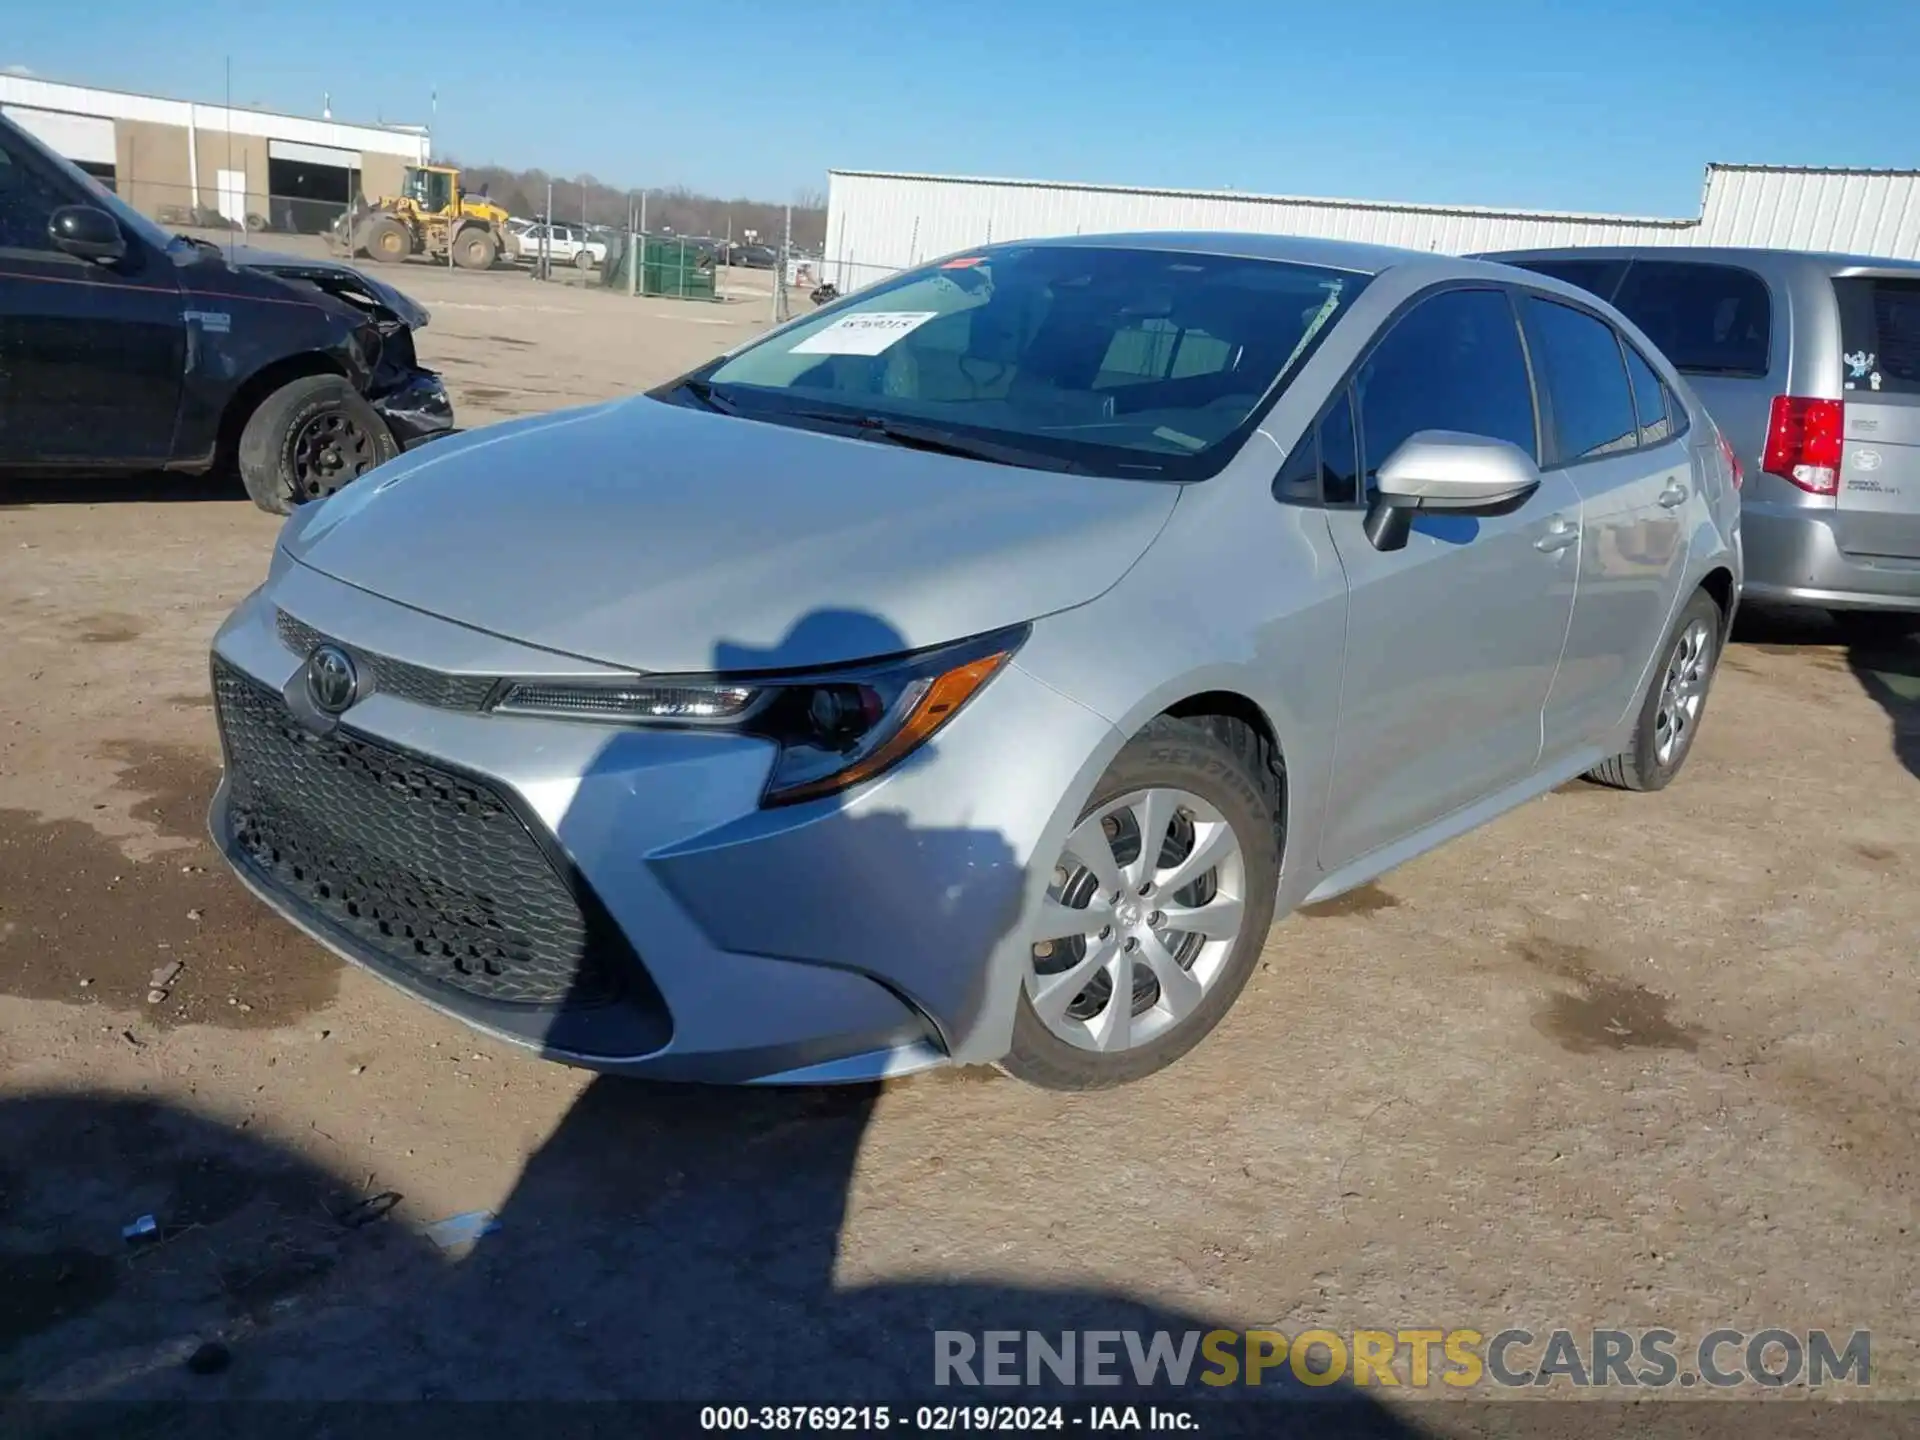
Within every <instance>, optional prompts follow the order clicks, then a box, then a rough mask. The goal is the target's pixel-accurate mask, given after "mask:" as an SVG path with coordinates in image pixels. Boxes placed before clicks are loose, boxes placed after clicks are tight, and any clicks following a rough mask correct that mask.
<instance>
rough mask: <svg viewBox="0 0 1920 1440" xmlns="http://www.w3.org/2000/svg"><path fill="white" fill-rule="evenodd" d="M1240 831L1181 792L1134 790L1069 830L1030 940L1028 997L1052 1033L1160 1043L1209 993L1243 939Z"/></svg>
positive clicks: (1106, 1047) (1100, 1047)
mask: <svg viewBox="0 0 1920 1440" xmlns="http://www.w3.org/2000/svg"><path fill="white" fill-rule="evenodd" d="M1245 890H1246V860H1245V857H1244V855H1243V854H1242V851H1241V845H1240V838H1239V837H1238V836H1237V835H1236V834H1235V833H1234V831H1233V827H1232V825H1231V824H1229V823H1228V821H1227V820H1226V819H1225V817H1224V816H1222V815H1221V814H1220V812H1219V811H1218V810H1216V809H1215V808H1214V807H1213V806H1211V805H1209V804H1208V803H1207V802H1206V801H1205V800H1202V799H1201V798H1200V797H1199V796H1197V795H1194V794H1192V793H1190V792H1188V791H1185V790H1177V789H1170V788H1153V789H1147V790H1136V791H1133V792H1131V793H1129V794H1126V795H1122V796H1120V797H1119V798H1117V799H1114V800H1110V801H1107V802H1106V803H1104V804H1102V805H1100V806H1098V807H1096V808H1095V809H1094V810H1093V811H1092V812H1091V813H1089V814H1088V815H1087V816H1086V817H1085V818H1083V819H1082V820H1081V822H1080V823H1079V825H1078V826H1076V827H1075V829H1074V831H1073V833H1072V834H1071V835H1069V836H1068V837H1067V842H1066V845H1065V847H1064V849H1063V851H1062V853H1061V856H1060V859H1059V861H1058V862H1057V863H1056V864H1055V866H1054V871H1053V875H1052V878H1051V881H1050V882H1049V884H1048V886H1047V893H1046V897H1045V899H1044V900H1042V902H1041V904H1040V913H1039V915H1038V917H1037V918H1036V920H1035V921H1034V924H1033V926H1032V927H1031V929H1030V932H1029V935H1028V941H1029V944H1030V946H1031V952H1030V954H1031V959H1030V964H1029V966H1028V971H1027V998H1028V1001H1029V1003H1030V1004H1031V1005H1032V1007H1033V1012H1034V1014H1035V1015H1036V1016H1037V1017H1038V1018H1039V1019H1040V1021H1041V1023H1042V1024H1044V1025H1045V1026H1046V1027H1047V1029H1048V1030H1050V1031H1051V1032H1052V1033H1053V1034H1055V1035H1056V1036H1058V1037H1059V1038H1060V1039H1062V1040H1065V1041H1066V1042H1067V1043H1069V1044H1071V1045H1074V1046H1077V1047H1079V1048H1080V1049H1083V1050H1096V1051H1102V1052H1107V1053H1113V1052H1118V1051H1123V1050H1131V1049H1134V1048H1136V1047H1138V1046H1141V1045H1144V1044H1147V1043H1149V1042H1150V1041H1152V1040H1154V1039H1155V1038H1157V1037H1158V1036H1160V1035H1161V1034H1163V1033H1164V1032H1165V1031H1166V1030H1168V1029H1169V1028H1170V1027H1172V1026H1173V1025H1175V1024H1177V1023H1179V1021H1180V1020H1182V1019H1183V1018H1185V1017H1186V1016H1187V1015H1190V1014H1191V1013H1192V1012H1193V1011H1194V1009H1195V1008H1196V1007H1197V1006H1198V1005H1199V1004H1200V1002H1201V1000H1202V999H1204V998H1205V996H1206V994H1207V992H1208V990H1209V989H1210V988H1211V987H1212V985H1213V983H1214V981H1216V980H1217V979H1218V978H1219V976H1220V973H1221V971H1222V970H1223V969H1224V968H1225V967H1226V963H1227V959H1228V956H1229V955H1230V954H1231V953H1232V951H1233V946H1234V942H1235V940H1237V939H1238V938H1239V935H1240V930H1241V923H1242V917H1243V915H1244V903H1243V902H1244V900H1245V898H1246V896H1245Z"/></svg>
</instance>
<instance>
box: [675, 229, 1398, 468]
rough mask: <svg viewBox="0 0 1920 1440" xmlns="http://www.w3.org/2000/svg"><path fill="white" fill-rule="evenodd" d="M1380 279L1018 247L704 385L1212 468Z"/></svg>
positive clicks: (1157, 463)
mask: <svg viewBox="0 0 1920 1440" xmlns="http://www.w3.org/2000/svg"><path fill="white" fill-rule="evenodd" d="M1368 278H1369V277H1367V276H1364V275H1359V274H1353V273H1350V272H1346V271H1340V270H1329V269H1322V268H1319V267H1315V266H1309V265H1296V264H1290V263H1283V262H1280V261H1274V260H1259V259H1248V258H1244V257H1239V256H1227V255H1208V254H1193V253H1188V252H1185V251H1173V250H1151V249H1135V248H1120V247H1109V246H1096V245H1068V244H1059V245H1026V246H1008V247H1002V248H997V249H991V250H987V251H984V252H982V253H981V254H979V255H966V256H960V257H958V258H956V259H952V260H947V261H943V262H939V263H937V264H934V265H931V266H927V267H924V268H921V269H918V270H913V271H909V272H907V273H906V274H904V275H900V276H897V277H895V278H894V279H892V280H889V281H885V282H883V283H881V284H879V285H876V286H874V287H873V288H872V289H870V290H867V291H864V292H862V293H861V294H859V295H857V296H855V297H853V298H852V299H850V300H849V301H848V302H846V303H845V304H842V305H837V306H835V307H833V309H832V310H831V312H830V313H828V314H825V315H822V316H820V317H818V318H816V319H811V320H807V321H803V322H802V323H800V324H798V325H795V326H792V327H790V328H788V329H785V330H782V331H780V332H779V333H778V334H775V335H772V336H769V337H768V338H767V339H766V340H764V341H762V342H760V343H759V344H757V345H754V346H752V347H750V348H748V349H746V350H743V351H741V352H740V353H739V354H737V355H734V356H733V357H732V358H730V359H727V360H724V361H721V362H720V363H718V364H717V365H714V366H712V367H709V368H706V369H704V370H702V371H700V372H696V375H695V376H694V377H693V378H694V381H695V384H694V386H693V387H692V388H693V389H694V391H695V393H696V394H700V395H705V396H707V397H709V398H712V397H718V398H719V399H721V400H722V401H724V402H725V403H726V405H727V407H728V408H729V409H732V410H734V411H736V412H737V413H739V414H741V415H744V416H746V417H748V418H750V419H758V420H771V421H776V422H778V421H782V420H785V421H788V422H789V423H795V424H816V423H822V422H825V423H829V424H830V423H832V422H833V421H834V420H836V419H844V420H845V422H846V423H848V424H849V425H863V428H865V429H866V430H867V432H868V433H871V434H873V435H874V436H875V438H881V439H885V438H893V439H899V440H902V441H903V442H905V441H917V442H920V443H925V441H926V440H927V438H928V436H929V435H930V434H935V435H937V436H938V437H940V438H942V439H944V440H951V441H959V442H961V443H962V444H964V442H966V441H968V440H973V441H980V442H988V443H989V444H994V443H996V442H997V450H996V451H995V456H996V457H997V458H1001V459H1002V460H1003V462H1004V463H1014V464H1018V463H1020V461H1019V459H1018V458H1017V457H1018V456H1019V455H1020V454H1022V453H1025V454H1031V455H1033V456H1035V457H1036V459H1037V460H1038V459H1041V458H1044V459H1047V460H1051V461H1052V462H1054V468H1071V469H1074V470H1083V471H1089V472H1093V473H1100V474H1110V475H1117V476H1157V477H1163V478H1167V479H1176V480H1192V479H1203V478H1205V477H1206V476H1208V475H1211V474H1213V473H1215V472H1216V471H1218V470H1219V469H1220V468H1221V467H1222V466H1223V465H1225V464H1226V462H1227V460H1228V459H1229V458H1231V456H1232V454H1233V452H1234V450H1235V448H1236V447H1237V444H1238V441H1239V440H1240V438H1242V437H1243V436H1244V435H1245V434H1246V433H1247V432H1248V431H1249V430H1251V428H1252V426H1253V424H1254V423H1255V421H1256V420H1257V418H1258V416H1259V415H1260V414H1261V413H1262V412H1263V411H1264V408H1265V405H1266V402H1267V401H1268V400H1269V399H1270V397H1271V396H1273V395H1274V394H1275V393H1276V392H1277V391H1278V389H1279V388H1280V386H1281V385H1282V384H1283V383H1284V382H1285V380H1286V379H1287V378H1289V377H1290V376H1291V375H1292V374H1294V373H1295V372H1297V371H1298V369H1299V367H1300V364H1301V362H1302V361H1303V360H1304V359H1305V358H1306V356H1307V355H1308V354H1310V353H1311V352H1312V350H1313V348H1314V347H1315V346H1316V345H1317V344H1318V343H1319V341H1320V340H1321V339H1323V338H1324V337H1325V335H1326V334H1327V332H1328V330H1329V329H1330V328H1331V327H1332V325H1333V323H1334V322H1335V320H1336V319H1337V318H1338V317H1339V315H1340V314H1341V312H1342V311H1343V310H1344V309H1345V308H1346V307H1347V306H1348V305H1349V304H1351V303H1352V301H1353V298H1354V296H1355V295H1357V294H1359V292H1360V290H1361V289H1362V288H1363V287H1364V286H1365V284H1366V282H1367V279H1368ZM700 382H704V383H700ZM671 388H672V387H669V390H671ZM887 422H898V425H899V426H900V427H901V428H900V429H898V430H891V429H890V427H889V425H888V423H887ZM907 427H911V428H910V430H909V429H908V428H907ZM929 427H933V428H932V430H930V428H929ZM1009 456H1012V457H1014V458H1011V459H1009V458H1007V457H1009ZM983 458H989V457H987V456H985V455H983Z"/></svg>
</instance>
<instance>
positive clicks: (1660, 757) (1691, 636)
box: [1653, 620, 1713, 766]
mask: <svg viewBox="0 0 1920 1440" xmlns="http://www.w3.org/2000/svg"><path fill="white" fill-rule="evenodd" d="M1712 678H1713V635H1712V633H1711V632H1710V631H1709V630H1708V628H1707V622H1706V621H1704V620H1695V621H1693V622H1692V623H1691V624H1689V625H1688V626H1687V628H1686V629H1685V630H1682V631H1681V632H1680V638H1679V639H1678V640H1676V641H1674V644H1673V650H1672V652H1671V653H1670V654H1669V655H1668V656H1667V671H1666V676H1665V678H1664V679H1663V680H1662V681H1661V684H1660V705H1659V708H1658V709H1656V710H1655V711H1654V715H1653V758H1654V759H1655V760H1656V761H1657V762H1658V763H1659V764H1660V765H1662V766H1667V765H1671V764H1673V763H1674V761H1675V759H1676V758H1677V757H1679V756H1680V755H1682V754H1684V753H1685V752H1686V748H1687V746H1688V745H1689V744H1690V743H1691V742H1692V739H1693V730H1694V726H1695V724H1696V723H1697V722H1698V720H1699V719H1700V707H1701V706H1702V705H1704V704H1705V703H1706V700H1707V682H1708V681H1709V680H1710V679H1712Z"/></svg>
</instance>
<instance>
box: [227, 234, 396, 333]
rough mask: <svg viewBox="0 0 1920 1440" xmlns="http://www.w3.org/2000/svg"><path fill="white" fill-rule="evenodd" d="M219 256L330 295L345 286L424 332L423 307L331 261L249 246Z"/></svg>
mask: <svg viewBox="0 0 1920 1440" xmlns="http://www.w3.org/2000/svg"><path fill="white" fill-rule="evenodd" d="M222 255H223V256H224V258H225V259H226V261H227V263H228V264H229V265H234V266H238V267H241V268H244V269H247V270H259V271H262V272H264V273H265V274H268V275H276V276H280V277H282V278H284V279H289V280H305V281H308V282H309V283H311V284H314V285H318V286H319V287H320V288H321V289H322V290H326V291H327V292H328V293H330V294H331V293H332V292H333V288H334V287H335V286H338V285H339V284H340V283H341V282H343V281H344V282H347V284H348V285H349V286H350V287H351V288H353V289H358V290H360V291H363V292H364V293H365V294H367V295H368V296H370V297H372V298H373V299H375V300H377V301H379V302H380V304H382V305H384V306H385V307H386V308H387V309H389V310H391V311H392V312H393V313H394V315H395V316H397V317H398V318H399V319H400V321H401V322H402V323H403V324H405V325H406V326H407V327H408V328H409V329H412V330H424V329H426V327H427V321H428V320H429V319H430V318H431V317H430V316H429V315H428V313H427V308H426V306H424V305H422V304H421V303H420V302H419V301H418V300H415V299H414V298H413V297H412V296H411V295H407V294H404V293H402V292H401V291H399V290H396V289H394V288H393V286H391V285H389V284H387V283H386V282H385V281H383V280H376V279H375V278H374V277H373V276H371V275H369V274H367V272H366V271H364V270H361V269H357V268H356V267H354V266H352V265H342V264H340V263H339V262H338V261H335V260H316V259H314V258H313V257H311V256H307V255H281V254H279V253H277V252H275V251H272V250H256V249H254V247H253V246H251V245H237V246H235V247H234V248H233V249H232V251H231V252H227V251H222Z"/></svg>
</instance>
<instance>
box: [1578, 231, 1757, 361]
mask: <svg viewBox="0 0 1920 1440" xmlns="http://www.w3.org/2000/svg"><path fill="white" fill-rule="evenodd" d="M1613 303H1614V305H1615V307H1616V308H1617V309H1619V310H1620V312H1621V313H1622V314H1624V315H1625V316H1626V317H1627V318H1628V319H1629V320H1631V321H1633V323H1634V324H1636V325H1638V326H1639V327H1640V328H1641V329H1642V330H1643V331H1645V332H1646V335H1647V338H1648V339H1649V340H1651V341H1653V343H1654V344H1655V345H1657V346H1659V347H1660V350H1661V352H1662V353H1663V354H1664V355H1665V356H1666V357H1667V359H1668V360H1670V361H1672V362H1673V368H1674V369H1676V370H1678V371H1680V372H1682V373H1683V374H1689V375H1747V376H1763V375H1765V374H1766V373H1767V357H1768V351H1769V348H1770V346H1769V337H1770V336H1771V334H1772V332H1773V301H1772V297H1771V296H1769V294H1768V293H1767V283H1766V281H1764V280H1762V279H1761V278H1760V277H1759V276H1758V275H1756V274H1754V273H1753V272H1752V271H1751V270H1742V269H1741V268H1740V267H1739V266H1737V265H1697V264H1690V263H1688V262H1685V261H1678V260H1636V261H1634V262H1633V264H1632V266H1631V267H1629V268H1628V270H1627V277H1626V279H1624V280H1623V281H1621V282H1620V288H1619V290H1618V291H1616V292H1615V294H1614V297H1613Z"/></svg>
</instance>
